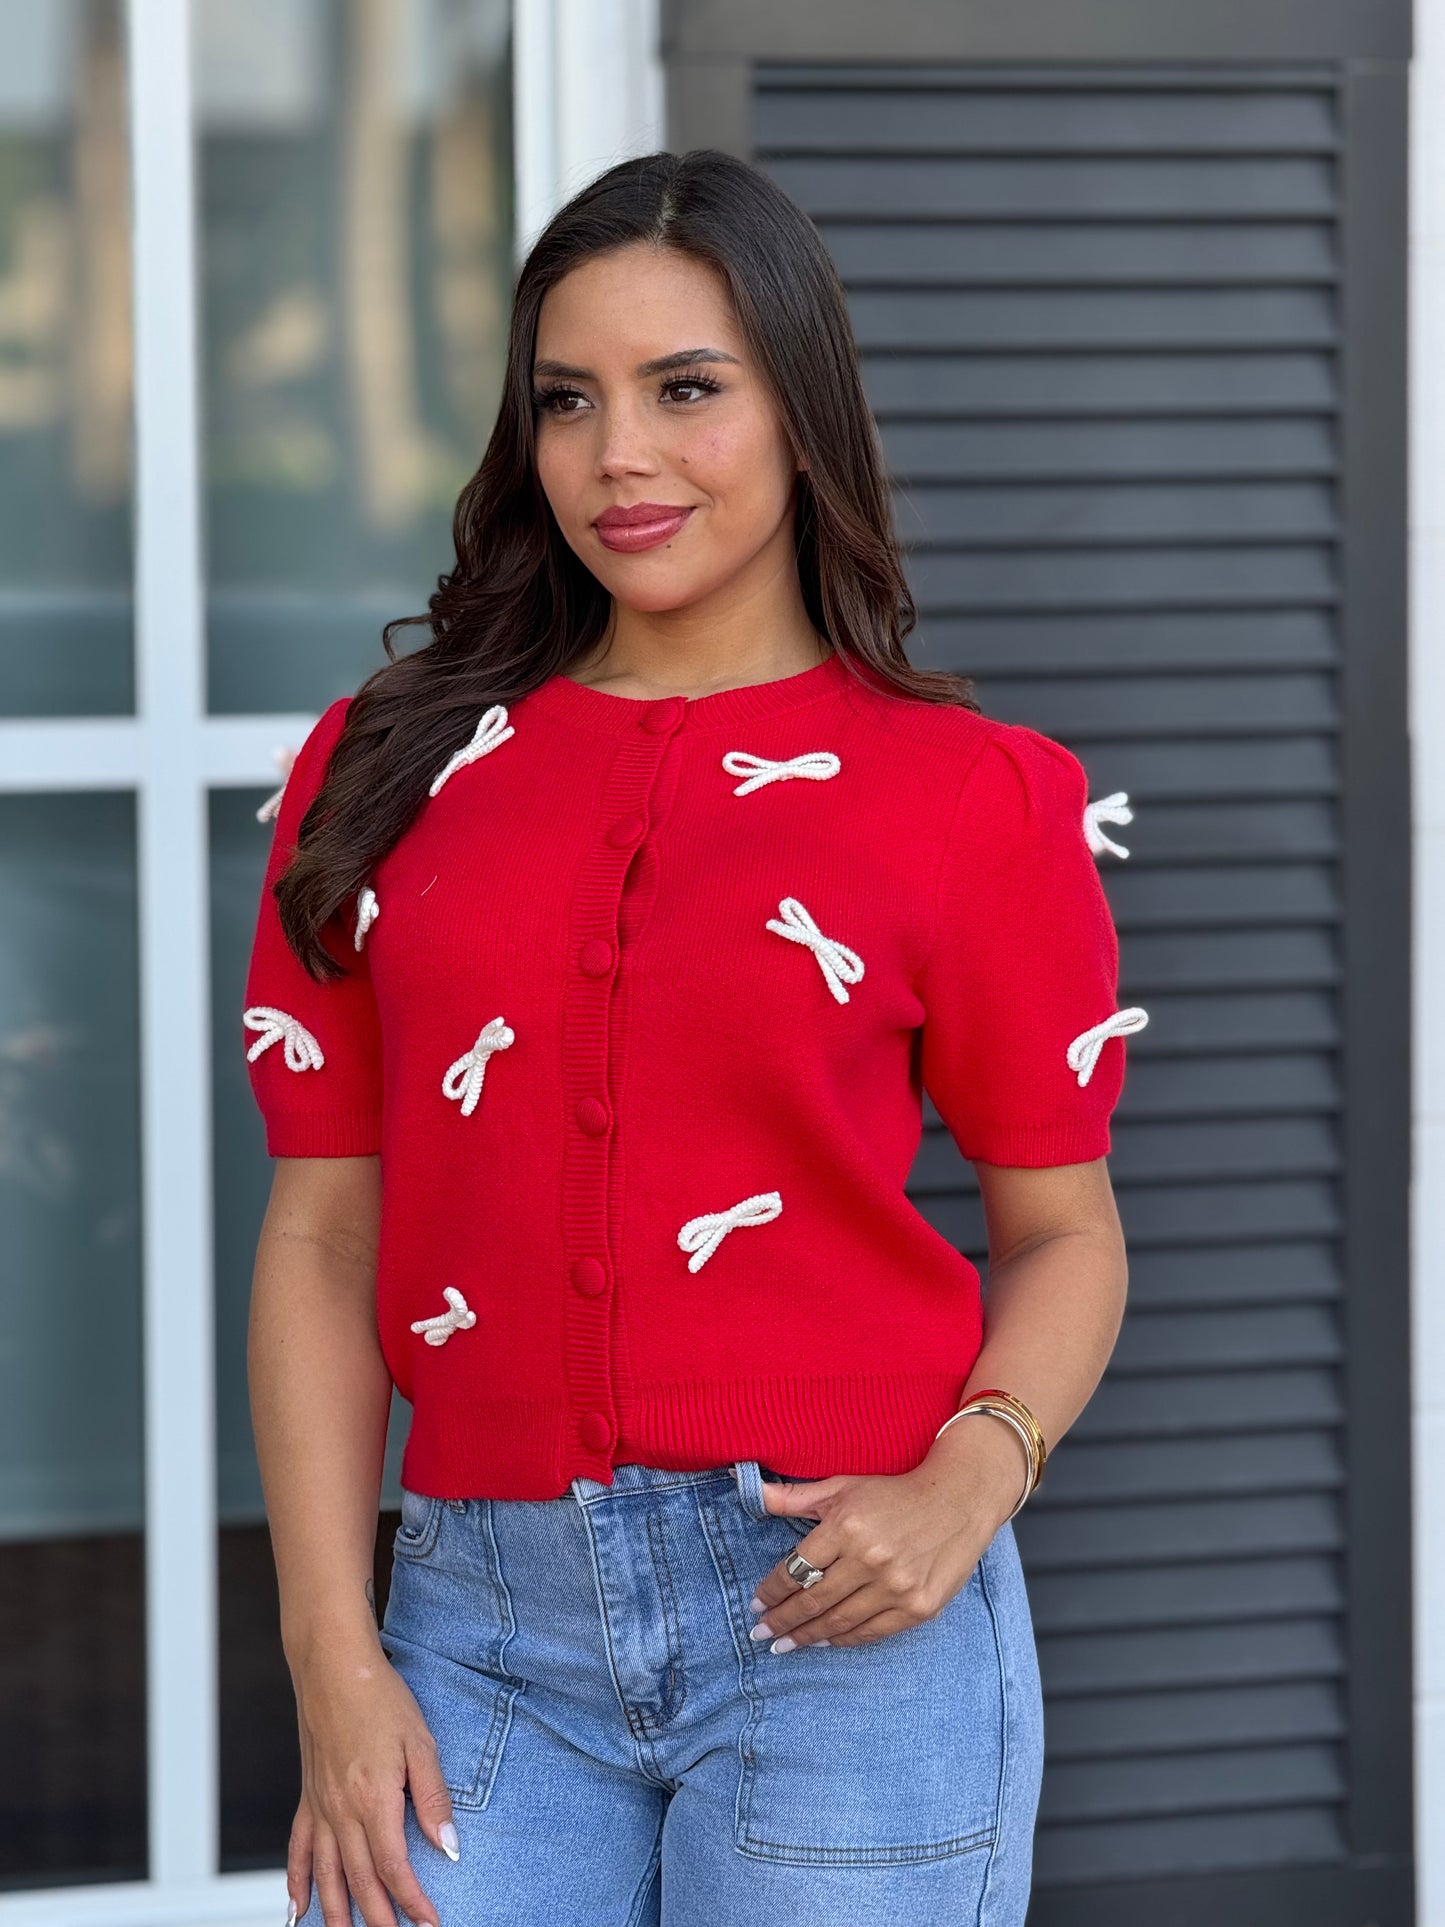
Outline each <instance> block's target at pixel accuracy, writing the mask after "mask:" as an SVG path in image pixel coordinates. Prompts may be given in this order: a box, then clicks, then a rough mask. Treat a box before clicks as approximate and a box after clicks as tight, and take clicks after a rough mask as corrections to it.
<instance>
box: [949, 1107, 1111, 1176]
mask: <svg viewBox="0 0 1445 1927" xmlns="http://www.w3.org/2000/svg"><path fill="white" fill-rule="evenodd" d="M1110 1148H1111V1140H1110V1136H1109V1122H1108V1119H1107V1118H1077V1117H1075V1118H1067V1119H1064V1120H1061V1121H1059V1122H1056V1123H1053V1124H980V1123H978V1122H977V1120H976V1119H973V1118H970V1119H969V1132H968V1141H967V1143H965V1144H963V1145H962V1146H961V1149H962V1151H963V1155H964V1156H965V1157H966V1158H969V1159H972V1158H977V1159H978V1160H979V1162H980V1163H982V1164H1018V1165H1026V1166H1031V1167H1033V1166H1039V1165H1045V1164H1089V1163H1092V1161H1093V1160H1094V1159H1095V1158H1103V1157H1107V1156H1108V1155H1109V1151H1110Z"/></svg>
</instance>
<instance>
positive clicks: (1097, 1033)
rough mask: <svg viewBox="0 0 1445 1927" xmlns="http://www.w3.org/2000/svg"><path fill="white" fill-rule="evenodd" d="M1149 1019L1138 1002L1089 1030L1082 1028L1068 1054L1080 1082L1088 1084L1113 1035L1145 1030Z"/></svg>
mask: <svg viewBox="0 0 1445 1927" xmlns="http://www.w3.org/2000/svg"><path fill="white" fill-rule="evenodd" d="M1148 1021H1149V1013H1148V1011H1147V1010H1141V1009H1140V1008H1139V1006H1138V1005H1137V1004H1132V1005H1130V1007H1129V1009H1128V1010H1116V1011H1115V1012H1114V1014H1113V1016H1112V1017H1106V1018H1105V1019H1104V1021H1103V1023H1102V1024H1095V1025H1093V1027H1092V1028H1091V1029H1089V1030H1082V1031H1080V1032H1079V1034H1078V1036H1077V1037H1076V1038H1075V1039H1074V1041H1073V1043H1072V1044H1070V1046H1069V1048H1068V1051H1067V1053H1066V1055H1067V1056H1068V1060H1069V1069H1070V1070H1071V1071H1077V1072H1078V1073H1079V1082H1080V1084H1087V1083H1088V1081H1089V1079H1090V1078H1091V1077H1092V1076H1093V1075H1094V1066H1095V1064H1097V1063H1098V1061H1099V1052H1100V1051H1101V1050H1102V1049H1103V1048H1104V1045H1105V1044H1106V1043H1107V1042H1108V1040H1109V1039H1110V1038H1111V1037H1127V1036H1128V1035H1129V1033H1130V1032H1131V1031H1136V1030H1143V1028H1144V1026H1145V1025H1146V1024H1147V1023H1148Z"/></svg>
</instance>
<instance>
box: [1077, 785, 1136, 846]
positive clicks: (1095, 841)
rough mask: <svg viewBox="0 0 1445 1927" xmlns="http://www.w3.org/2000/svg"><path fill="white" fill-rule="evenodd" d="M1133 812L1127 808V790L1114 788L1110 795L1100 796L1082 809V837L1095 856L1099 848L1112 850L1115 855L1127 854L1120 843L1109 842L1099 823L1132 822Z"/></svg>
mask: <svg viewBox="0 0 1445 1927" xmlns="http://www.w3.org/2000/svg"><path fill="white" fill-rule="evenodd" d="M1133 821H1134V812H1133V811H1132V810H1131V809H1130V808H1129V792H1128V791H1127V790H1115V791H1114V792H1113V794H1112V795H1111V796H1101V797H1100V798H1099V800H1098V802H1097V803H1090V804H1088V805H1087V806H1086V807H1085V810H1084V837H1085V840H1086V841H1087V843H1088V845H1089V848H1090V849H1091V850H1092V851H1093V852H1094V855H1095V856H1097V855H1098V854H1099V852H1100V851H1101V850H1112V851H1113V852H1114V855H1115V856H1128V854H1129V852H1128V851H1127V850H1126V849H1125V848H1124V846H1123V844H1122V843H1111V842H1110V840H1109V838H1108V837H1107V836H1105V834H1104V832H1103V831H1102V830H1101V829H1100V828H1099V825H1100V824H1101V823H1132V822H1133Z"/></svg>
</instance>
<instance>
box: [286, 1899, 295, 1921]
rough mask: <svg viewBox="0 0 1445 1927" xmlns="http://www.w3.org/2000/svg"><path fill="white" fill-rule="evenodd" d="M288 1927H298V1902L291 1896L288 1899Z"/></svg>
mask: <svg viewBox="0 0 1445 1927" xmlns="http://www.w3.org/2000/svg"><path fill="white" fill-rule="evenodd" d="M286 1927H296V1902H295V1901H294V1900H292V1899H291V1897H290V1896H289V1895H288V1896H287V1899H286Z"/></svg>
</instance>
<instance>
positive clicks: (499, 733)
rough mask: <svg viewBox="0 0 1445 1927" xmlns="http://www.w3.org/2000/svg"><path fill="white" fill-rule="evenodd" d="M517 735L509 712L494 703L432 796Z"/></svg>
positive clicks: (456, 756) (434, 787) (447, 769)
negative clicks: (450, 777) (509, 718)
mask: <svg viewBox="0 0 1445 1927" xmlns="http://www.w3.org/2000/svg"><path fill="white" fill-rule="evenodd" d="M516 733H517V732H516V730H515V729H513V728H512V727H511V725H510V724H509V723H508V721H507V712H506V710H505V709H504V708H503V706H502V705H501V703H493V704H492V706H491V708H490V709H489V710H487V711H486V713H485V714H484V715H483V717H482V720H481V721H480V722H479V723H478V724H477V728H476V733H475V735H474V736H473V737H472V740H471V741H470V742H469V743H467V744H466V745H465V746H464V747H463V748H461V749H459V750H458V751H457V753H456V755H455V756H453V758H452V760H451V761H450V762H449V763H448V764H447V766H446V768H445V769H444V770H443V771H442V773H441V775H440V776H438V777H437V779H436V781H435V782H434V783H433V784H432V786H431V790H430V794H431V795H432V796H435V795H436V793H437V791H438V790H439V789H440V788H441V786H442V784H443V783H445V781H446V780H447V778H448V777H449V776H454V775H455V774H456V772H457V771H458V770H459V769H462V768H464V767H465V766H466V765H467V764H468V763H475V762H476V760H477V758H478V757H479V756H485V755H486V754H487V752H488V751H489V750H493V749H495V748H496V747H497V744H498V743H505V742H506V740H507V738H508V737H509V736H515V735H516Z"/></svg>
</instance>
